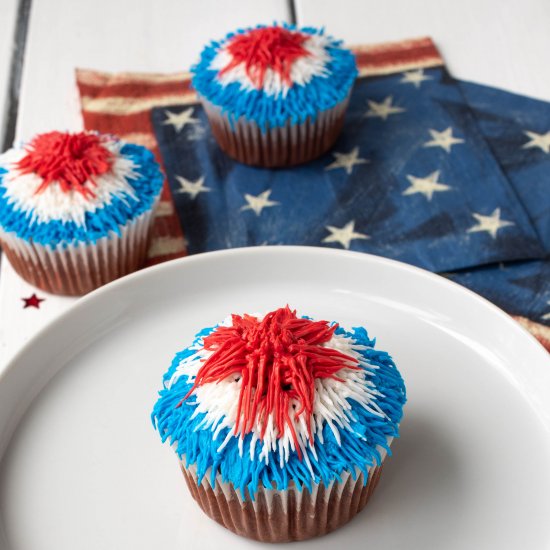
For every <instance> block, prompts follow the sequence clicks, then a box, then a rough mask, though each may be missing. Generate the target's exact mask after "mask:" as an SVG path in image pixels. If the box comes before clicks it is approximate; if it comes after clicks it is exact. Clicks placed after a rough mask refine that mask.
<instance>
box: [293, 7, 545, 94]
mask: <svg viewBox="0 0 550 550" xmlns="http://www.w3.org/2000/svg"><path fill="white" fill-rule="evenodd" d="M296 15H297V19H298V23H299V24H301V25H313V26H325V27H326V29H327V31H328V32H329V33H330V34H332V35H334V36H337V37H339V38H342V39H344V40H345V41H346V42H347V43H348V44H363V43H376V42H385V41H390V40H402V39H405V38H412V37H418V36H426V35H428V36H431V37H432V38H433V39H434V40H435V42H436V44H437V46H438V48H439V49H440V51H441V53H442V55H443V57H444V59H445V60H446V62H447V66H448V67H449V70H450V71H451V73H452V74H453V75H454V76H456V77H457V78H461V79H465V80H472V81H474V82H479V83H482V84H487V85H489V86H496V87H500V88H505V89H507V90H510V91H513V92H516V93H520V94H525V95H529V96H532V97H536V98H540V99H545V100H550V69H549V67H548V52H550V2H549V1H548V0H506V1H500V0H414V1H411V0H382V1H381V0H338V2H334V0H296Z"/></svg>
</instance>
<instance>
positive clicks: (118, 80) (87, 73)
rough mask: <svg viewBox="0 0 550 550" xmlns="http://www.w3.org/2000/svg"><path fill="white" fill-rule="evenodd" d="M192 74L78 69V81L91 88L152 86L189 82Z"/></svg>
mask: <svg viewBox="0 0 550 550" xmlns="http://www.w3.org/2000/svg"><path fill="white" fill-rule="evenodd" d="M190 78H191V73H187V72H181V73H168V74H162V73H104V72H100V71H92V70H89V69H76V79H77V81H78V82H82V84H88V85H89V86H104V85H105V84H109V85H111V84H134V83H136V82H145V83H150V84H162V83H165V82H181V81H182V80H189V79H190Z"/></svg>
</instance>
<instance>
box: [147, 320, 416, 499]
mask: <svg viewBox="0 0 550 550" xmlns="http://www.w3.org/2000/svg"><path fill="white" fill-rule="evenodd" d="M214 328H215V327H212V328H207V329H204V330H203V331H201V332H199V333H198V334H197V336H196V337H195V340H194V342H193V344H192V345H191V346H189V347H188V348H186V349H184V350H182V351H181V352H179V353H177V354H176V356H175V357H174V360H173V361H172V364H171V366H170V368H169V369H168V371H167V372H166V374H165V375H164V385H165V388H164V389H162V390H161V391H160V392H159V396H160V397H159V399H158V401H157V403H156V405H155V407H154V409H153V412H152V415H151V418H152V420H153V424H154V426H155V427H156V429H157V430H158V431H159V434H160V436H161V439H162V441H163V442H165V441H169V442H170V443H171V444H172V445H174V446H175V448H176V453H177V455H178V456H179V458H180V459H183V460H185V465H186V467H189V466H191V465H195V466H196V468H197V478H198V479H197V481H198V483H199V484H200V483H201V481H202V479H203V477H205V476H206V475H208V472H209V471H210V483H211V484H212V486H215V478H216V475H217V474H220V475H221V479H222V480H223V481H224V482H230V483H232V484H233V486H234V487H235V489H237V490H239V491H240V492H241V495H242V497H243V499H247V498H250V499H252V500H254V498H255V494H256V493H257V491H258V487H259V486H260V485H261V486H263V487H265V488H267V489H271V488H276V489H278V490H284V489H286V488H288V486H289V484H291V482H293V483H294V484H295V485H296V487H298V489H299V490H302V489H303V488H304V487H306V488H307V489H309V490H311V489H312V486H313V484H316V483H320V482H322V483H324V484H325V485H328V484H329V483H330V482H331V481H340V480H341V476H342V474H344V472H349V473H350V474H351V475H352V477H353V479H356V476H357V471H360V472H362V473H363V476H364V483H365V484H366V483H367V480H368V470H369V468H370V467H371V466H373V465H375V464H380V463H381V457H380V453H379V451H378V450H377V448H378V447H381V448H383V449H386V451H387V452H388V453H389V454H391V452H390V449H389V446H388V444H387V439H388V438H389V437H398V436H399V422H400V421H401V418H402V416H403V405H404V404H405V401H406V391H405V385H404V382H403V379H402V377H401V375H400V374H399V371H398V370H397V368H396V366H395V364H394V362H393V361H392V358H391V357H390V356H389V355H388V353H386V352H385V351H379V350H375V349H374V347H373V346H374V344H375V340H371V339H370V338H369V337H368V334H367V331H366V330H365V329H364V328H362V327H357V328H354V329H353V330H352V332H347V331H345V330H344V329H343V328H341V327H339V328H338V329H337V330H336V334H340V335H343V336H346V337H350V338H353V339H354V340H355V342H356V343H357V344H361V345H364V346H367V348H366V349H365V350H361V351H359V353H361V354H362V356H363V358H364V359H365V361H366V362H367V363H368V364H369V365H370V366H371V367H370V368H368V370H369V371H370V374H369V380H372V382H373V383H374V384H375V386H376V388H377V389H378V390H379V391H380V392H381V393H382V394H383V396H379V397H378V400H377V403H378V405H379V406H380V408H381V409H382V410H383V411H384V413H385V414H386V415H387V416H386V418H381V417H380V416H377V415H375V414H373V413H371V412H369V411H367V410H366V409H365V408H364V407H362V406H361V405H360V404H359V403H357V402H356V401H354V400H353V399H349V400H348V402H349V403H350V405H351V408H352V412H353V415H354V417H355V421H354V422H353V423H352V427H353V431H349V430H343V429H341V430H339V433H340V437H341V445H340V444H338V442H337V441H336V439H335V437H334V434H333V432H332V430H331V429H330V427H329V426H328V424H326V425H325V426H324V428H323V431H322V433H323V443H321V442H320V440H319V438H318V436H317V435H316V436H315V450H316V452H317V458H315V457H314V456H313V454H312V453H311V450H310V449H309V448H308V449H307V453H308V458H309V460H310V462H311V464H312V467H313V472H314V475H313V476H312V474H311V472H310V470H309V469H308V467H307V465H306V463H305V462H304V461H303V460H300V458H299V457H298V454H297V453H296V452H292V451H291V453H290V457H289V460H288V462H286V463H285V465H284V466H283V468H281V467H280V466H279V458H278V455H277V454H275V453H273V452H271V453H270V454H269V464H266V463H265V462H264V461H260V460H259V454H260V447H261V446H260V445H256V446H255V453H254V459H253V460H251V459H250V441H251V439H252V435H251V434H248V435H246V436H245V438H244V442H243V455H242V456H241V455H240V454H239V447H238V438H237V437H233V438H231V439H230V441H229V443H228V444H227V445H226V447H225V448H224V449H222V451H220V452H218V448H219V446H220V444H221V442H222V441H224V439H225V438H226V436H227V434H228V433H229V430H230V428H225V429H223V430H221V431H220V433H219V434H218V437H217V438H216V440H213V439H212V433H213V432H212V431H211V430H210V429H200V428H199V425H200V423H201V422H202V421H203V418H204V416H205V415H204V414H198V415H197V416H196V417H195V418H191V416H192V415H193V412H194V409H195V406H194V405H195V404H196V403H195V402H194V401H193V398H192V397H190V398H189V399H188V400H187V401H186V402H185V403H184V404H183V405H182V406H181V407H178V406H177V405H178V404H179V403H180V402H181V401H182V399H183V398H184V397H185V396H186V395H187V393H188V392H189V390H190V389H191V387H192V382H190V381H189V379H188V378H187V376H185V375H184V376H181V377H179V378H178V379H177V380H176V381H175V382H174V383H173V385H172V386H171V387H170V388H168V387H167V383H168V381H169V380H170V379H171V378H172V376H173V375H174V373H175V371H176V369H177V367H178V365H179V364H180V362H181V361H182V360H184V359H186V358H187V357H189V356H191V355H193V354H194V353H195V352H196V348H195V349H193V347H194V346H196V345H197V343H199V341H200V340H201V338H203V337H204V336H206V335H208V334H209V333H210V332H212V331H213V330H214ZM213 428H214V427H213Z"/></svg>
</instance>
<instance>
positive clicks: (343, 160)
mask: <svg viewBox="0 0 550 550" xmlns="http://www.w3.org/2000/svg"><path fill="white" fill-rule="evenodd" d="M332 154H333V156H334V157H335V160H334V161H333V162H332V163H331V164H329V165H328V166H325V170H334V169H336V168H345V170H346V172H347V174H348V175H349V174H351V173H352V172H353V167H354V166H355V165H356V164H367V163H368V162H370V161H369V160H367V159H363V158H359V147H354V148H353V149H352V150H351V151H350V152H349V153H336V152H334V153H332Z"/></svg>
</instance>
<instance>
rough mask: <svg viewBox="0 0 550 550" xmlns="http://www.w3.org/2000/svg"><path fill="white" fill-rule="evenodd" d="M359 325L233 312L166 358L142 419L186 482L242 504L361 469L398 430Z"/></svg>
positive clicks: (400, 392) (376, 358)
mask: <svg viewBox="0 0 550 550" xmlns="http://www.w3.org/2000/svg"><path fill="white" fill-rule="evenodd" d="M374 343H375V342H374V340H371V339H370V338H369V337H368V335H367V332H366V331H365V329H364V328H354V329H353V330H352V331H351V332H348V331H346V330H344V329H343V328H342V327H340V326H339V325H338V324H336V323H328V322H326V321H313V320H311V319H309V318H299V317H297V316H296V312H294V311H291V310H290V309H289V308H288V307H286V308H281V309H278V310H276V311H273V312H270V313H268V314H267V315H265V316H264V317H255V316H250V315H244V316H240V315H233V316H232V317H230V318H229V319H227V320H226V321H225V322H224V323H222V324H221V325H218V326H216V327H212V328H207V329H204V330H202V331H201V332H199V333H198V334H197V336H196V338H195V340H194V342H193V343H192V344H191V346H189V347H188V348H186V349H184V350H183V351H181V352H179V353H178V354H176V356H175V358H174V360H173V362H172V365H171V367H170V368H169V370H168V371H167V373H166V374H165V376H164V389H162V390H161V391H160V398H159V400H158V402H157V403H156V405H155V407H154V410H153V414H152V418H153V422H154V424H155V426H156V428H157V429H158V431H159V433H160V435H161V437H162V440H163V441H166V440H168V441H170V442H171V443H172V445H173V446H174V448H175V449H176V452H177V454H178V455H179V457H180V458H181V459H182V460H183V462H184V463H185V465H186V466H187V467H189V466H191V465H195V466H196V468H197V476H198V481H199V483H200V481H201V479H202V478H203V477H204V476H208V477H209V480H210V483H211V484H212V485H213V486H214V484H215V478H216V476H217V475H220V476H221V479H222V480H223V481H224V482H231V483H232V484H233V485H234V486H235V488H236V489H239V490H240V491H241V494H242V496H243V498H247V496H248V495H249V496H250V498H251V499H254V495H255V493H256V491H257V489H258V486H259V485H263V486H264V487H266V488H277V489H278V490H281V489H286V488H287V487H288V486H289V484H290V483H291V482H294V483H295V484H296V486H298V487H299V488H300V489H301V488H303V487H308V488H310V489H311V487H312V484H314V483H318V482H321V481H322V482H323V483H325V484H327V485H328V484H329V483H330V482H331V481H333V480H337V479H340V476H341V475H342V474H343V473H344V472H349V473H351V475H353V476H354V478H355V476H356V474H357V472H359V471H361V472H363V474H364V478H365V483H366V481H367V478H368V469H369V467H371V466H373V465H375V464H380V463H381V460H382V456H381V454H383V453H385V452H389V443H390V442H391V439H392V438H393V437H396V436H397V435H398V425H399V422H400V420H401V417H402V409H403V404H404V403H405V387H404V384H403V380H402V378H401V376H400V374H399V372H398V371H397V369H396V367H395V364H394V363H393V361H392V359H391V357H390V356H389V355H388V354H387V353H386V352H384V351H379V350H375V349H374Z"/></svg>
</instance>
